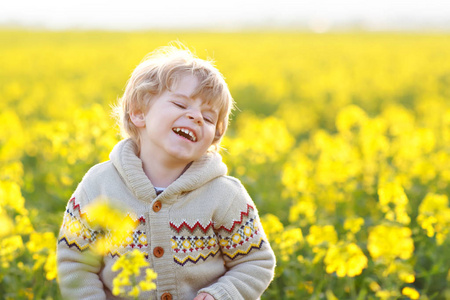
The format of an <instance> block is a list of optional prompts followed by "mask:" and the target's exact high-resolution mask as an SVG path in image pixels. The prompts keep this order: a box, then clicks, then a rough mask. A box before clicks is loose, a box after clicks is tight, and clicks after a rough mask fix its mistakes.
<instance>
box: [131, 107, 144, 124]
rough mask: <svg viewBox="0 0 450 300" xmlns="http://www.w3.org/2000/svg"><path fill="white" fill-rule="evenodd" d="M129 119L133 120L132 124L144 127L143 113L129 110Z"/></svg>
mask: <svg viewBox="0 0 450 300" xmlns="http://www.w3.org/2000/svg"><path fill="white" fill-rule="evenodd" d="M130 119H131V122H133V124H134V126H136V127H138V128H143V127H145V115H144V114H143V113H142V112H140V111H136V112H130Z"/></svg>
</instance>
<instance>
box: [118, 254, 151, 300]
mask: <svg viewBox="0 0 450 300" xmlns="http://www.w3.org/2000/svg"><path fill="white" fill-rule="evenodd" d="M149 266H150V264H149V263H148V262H147V261H146V259H145V256H144V253H142V252H141V251H139V250H137V249H134V250H133V251H130V252H127V253H125V254H124V255H122V256H121V257H119V259H118V260H117V261H116V262H115V263H114V265H113V266H112V268H111V269H112V271H119V270H121V271H120V272H119V273H118V274H117V276H116V277H115V278H114V280H113V294H114V295H116V296H119V295H121V296H126V295H127V296H132V297H137V296H139V294H140V293H141V291H150V290H154V289H156V285H155V283H153V282H152V281H153V280H155V279H156V277H157V274H156V273H155V272H154V271H153V270H152V269H150V268H148V267H149ZM142 268H146V269H145V277H144V278H142V276H140V275H141V269H142ZM126 290H128V292H126Z"/></svg>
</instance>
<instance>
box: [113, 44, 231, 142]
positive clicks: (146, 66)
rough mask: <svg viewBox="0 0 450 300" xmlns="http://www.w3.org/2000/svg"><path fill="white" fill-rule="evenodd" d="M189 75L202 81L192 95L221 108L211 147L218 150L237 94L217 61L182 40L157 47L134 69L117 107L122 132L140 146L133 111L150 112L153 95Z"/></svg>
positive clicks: (155, 95) (169, 88)
mask: <svg viewBox="0 0 450 300" xmlns="http://www.w3.org/2000/svg"><path fill="white" fill-rule="evenodd" d="M186 75H194V76H195V77H196V78H197V79H198V81H199V85H198V86H197V88H196V90H195V91H194V93H193V94H192V95H191V97H192V98H200V99H202V100H203V101H205V102H206V103H208V104H209V105H212V106H213V107H215V108H218V112H219V114H218V121H217V126H216V134H215V137H214V140H213V143H212V145H211V146H212V147H210V150H213V151H218V149H219V144H220V141H221V139H222V137H223V135H224V134H225V132H226V130H227V127H228V120H229V116H230V113H231V111H232V109H233V107H234V101H233V98H232V97H231V94H230V91H229V89H228V86H227V84H226V82H225V79H224V77H223V76H222V74H221V73H220V72H219V71H218V70H217V68H216V67H215V66H214V63H213V61H212V60H211V59H207V60H203V59H200V58H198V57H197V56H196V55H194V54H193V53H192V52H191V51H190V50H189V49H187V48H186V47H185V46H183V45H182V44H180V43H171V44H169V46H164V47H160V48H158V49H156V50H155V51H153V52H151V53H150V54H148V55H147V56H146V57H145V58H144V59H143V61H142V62H141V63H140V64H139V65H138V66H137V67H136V68H135V69H134V71H133V73H132V74H131V77H130V79H129V80H128V82H127V85H126V88H125V92H124V94H123V96H122V97H121V98H120V99H119V102H118V105H116V106H115V107H114V113H115V116H116V118H117V119H118V123H119V125H120V128H121V133H122V135H123V136H124V137H130V138H131V139H133V140H134V141H135V142H136V144H137V145H138V146H139V147H140V144H141V143H140V137H139V131H138V128H137V127H136V126H135V125H134V124H133V122H132V121H131V118H130V113H133V112H141V113H147V111H148V109H149V107H150V104H151V101H152V99H153V98H155V97H158V96H160V95H161V94H162V93H163V92H164V91H166V90H171V89H172V88H173V86H174V85H175V84H176V83H177V81H178V80H179V78H180V77H181V76H186Z"/></svg>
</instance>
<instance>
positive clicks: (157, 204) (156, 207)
mask: <svg viewBox="0 0 450 300" xmlns="http://www.w3.org/2000/svg"><path fill="white" fill-rule="evenodd" d="M161 208H162V204H161V201H156V202H155V203H153V211H154V212H158V211H160V210H161Z"/></svg>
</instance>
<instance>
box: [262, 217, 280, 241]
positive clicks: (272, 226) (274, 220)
mask: <svg viewBox="0 0 450 300" xmlns="http://www.w3.org/2000/svg"><path fill="white" fill-rule="evenodd" d="M261 223H262V225H263V228H264V231H265V233H266V235H267V238H268V239H269V240H270V241H274V242H278V243H279V242H280V241H281V239H280V234H281V233H282V232H283V230H284V226H283V224H282V223H281V222H280V219H278V217H277V216H275V215H273V214H266V215H264V216H263V217H262V218H261Z"/></svg>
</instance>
